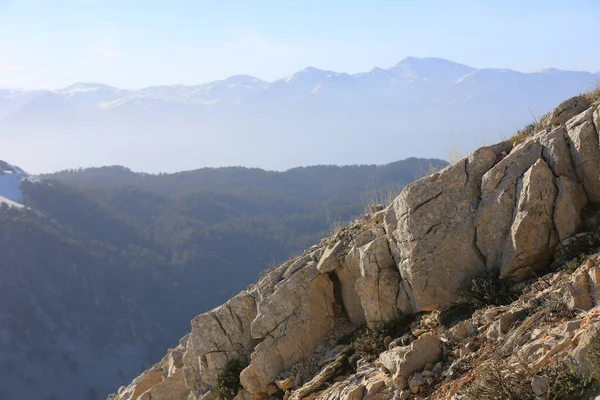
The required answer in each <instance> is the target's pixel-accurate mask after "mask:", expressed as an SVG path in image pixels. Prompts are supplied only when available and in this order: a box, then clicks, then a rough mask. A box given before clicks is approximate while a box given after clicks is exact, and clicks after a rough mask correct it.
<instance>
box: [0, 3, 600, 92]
mask: <svg viewBox="0 0 600 400" xmlns="http://www.w3.org/2000/svg"><path fill="white" fill-rule="evenodd" d="M599 18H600V2H598V1H597V0H572V1H568V2H567V1H564V0H562V1H553V0H550V1H549V0H546V1H538V0H527V1H524V0H520V1H512V0H502V1H500V0H498V1H489V0H486V1H483V0H481V1H473V0H439V1H434V0H420V1H415V0H412V1H399V0H396V1H392V0H388V1H383V0H368V1H367V0H365V1H354V0H344V1H325V0H321V1H314V0H302V1H300V0H253V1H248V0H237V1H232V0H210V1H209V0H195V1H191V0H170V1H153V0H145V1H139V0H102V1H97V0H54V1H48V0H0V87H26V88H58V87H64V86H67V85H69V84H71V83H74V82H103V83H107V84H110V85H114V86H118V87H123V88H139V87H143V86H149V85H160V84H175V83H181V84H197V83H203V82H207V81H211V80H216V79H221V78H225V77H227V76H230V75H234V74H249V75H254V76H256V77H259V78H262V79H266V80H273V79H277V78H280V77H282V76H285V75H288V74H290V73H293V72H295V71H297V70H300V69H302V68H304V67H306V66H309V65H310V66H315V67H318V68H322V69H331V70H335V71H343V72H350V73H352V72H362V71H366V70H369V69H371V68H372V67H374V66H381V67H388V66H391V65H393V64H395V63H397V62H398V61H400V60H401V59H402V58H404V57H406V56H417V57H428V56H429V57H441V58H447V59H450V60H453V61H457V62H462V63H464V64H468V65H471V66H474V67H505V68H513V69H517V70H523V71H533V70H537V69H542V68H545V67H550V66H552V67H556V68H561V69H574V70H587V71H594V72H595V71H598V70H600V52H598V51H595V50H594V49H595V45H596V42H597V38H598V20H599Z"/></svg>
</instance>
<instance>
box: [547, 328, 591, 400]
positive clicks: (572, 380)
mask: <svg viewBox="0 0 600 400" xmlns="http://www.w3.org/2000/svg"><path fill="white" fill-rule="evenodd" d="M585 358H586V360H587V362H588V365H589V371H588V372H587V374H585V375H584V374H582V373H580V372H578V370H577V368H576V365H575V364H574V363H573V362H572V361H566V362H564V361H563V362H557V363H554V364H552V365H550V366H549V367H547V368H546V369H545V370H544V375H545V376H546V377H547V378H548V382H551V383H552V385H551V386H550V387H549V388H548V399H550V400H576V399H582V398H589V397H590V395H591V393H592V392H596V391H597V386H598V382H599V381H600V329H598V328H596V330H595V331H594V332H593V334H592V337H591V338H590V341H589V343H588V346H587V351H586V357H585Z"/></svg>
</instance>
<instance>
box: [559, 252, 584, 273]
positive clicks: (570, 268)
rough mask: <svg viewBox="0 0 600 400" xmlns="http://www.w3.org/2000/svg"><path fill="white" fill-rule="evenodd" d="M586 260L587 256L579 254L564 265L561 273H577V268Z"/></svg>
mask: <svg viewBox="0 0 600 400" xmlns="http://www.w3.org/2000/svg"><path fill="white" fill-rule="evenodd" d="M587 258H588V254H586V253H581V254H579V255H578V256H577V257H575V258H574V259H572V260H571V261H569V262H568V263H567V264H565V267H564V269H563V271H565V272H566V273H567V274H572V273H573V272H575V271H577V268H579V267H580V266H581V264H583V262H584V261H585V260H586V259H587Z"/></svg>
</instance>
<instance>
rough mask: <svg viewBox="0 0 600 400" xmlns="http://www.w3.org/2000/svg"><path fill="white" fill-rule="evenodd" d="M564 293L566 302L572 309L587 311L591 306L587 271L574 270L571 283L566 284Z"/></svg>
mask: <svg viewBox="0 0 600 400" xmlns="http://www.w3.org/2000/svg"><path fill="white" fill-rule="evenodd" d="M565 295H566V302H567V304H568V305H569V307H570V308H572V309H577V310H584V311H587V310H589V309H590V308H592V299H591V297H590V283H589V276H588V274H587V272H585V271H582V270H578V271H575V273H574V274H573V277H572V280H571V284H567V287H566V293H565Z"/></svg>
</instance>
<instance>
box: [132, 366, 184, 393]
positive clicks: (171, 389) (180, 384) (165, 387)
mask: <svg viewBox="0 0 600 400" xmlns="http://www.w3.org/2000/svg"><path fill="white" fill-rule="evenodd" d="M189 392H190V391H189V390H188V389H187V388H186V387H185V379H184V376H183V370H181V369H180V370H178V371H177V372H175V373H174V374H173V375H171V376H169V377H168V378H166V379H165V380H163V381H162V382H160V383H159V384H157V385H155V386H153V387H152V388H151V389H150V390H148V391H146V392H144V394H143V395H142V396H141V397H140V400H146V399H147V400H186V399H187V397H188V394H189ZM144 396H146V398H144Z"/></svg>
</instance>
